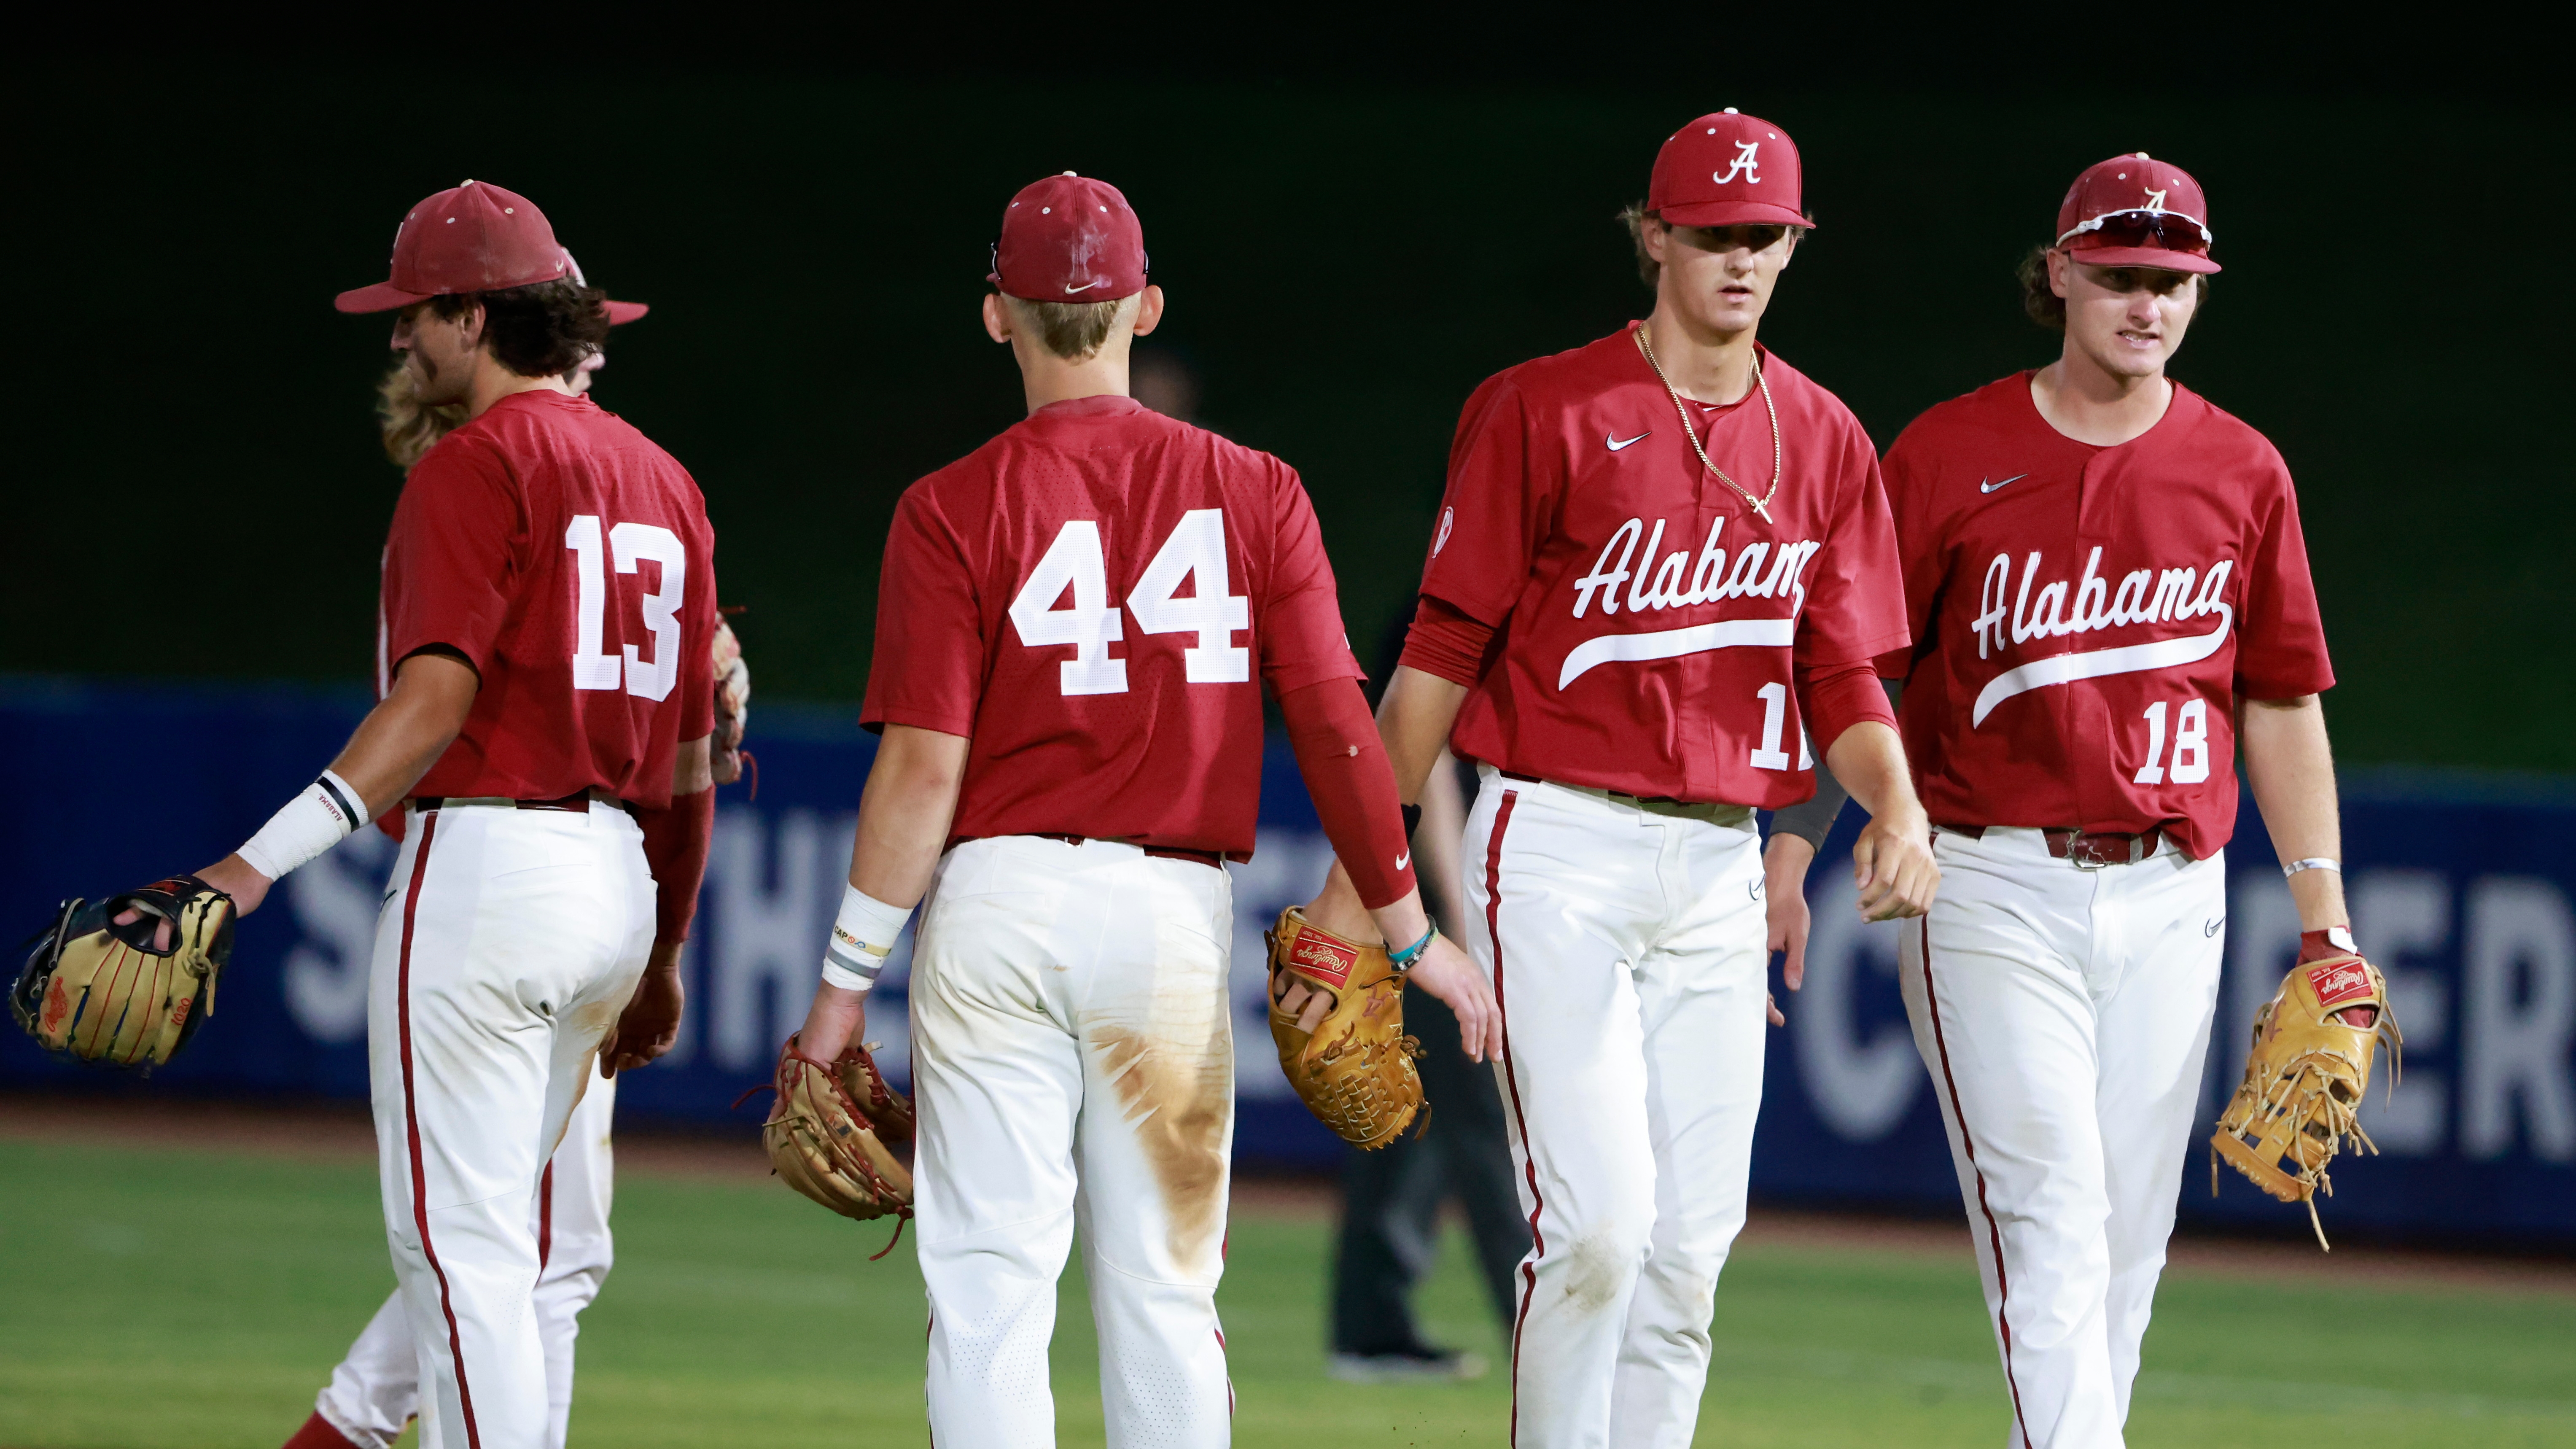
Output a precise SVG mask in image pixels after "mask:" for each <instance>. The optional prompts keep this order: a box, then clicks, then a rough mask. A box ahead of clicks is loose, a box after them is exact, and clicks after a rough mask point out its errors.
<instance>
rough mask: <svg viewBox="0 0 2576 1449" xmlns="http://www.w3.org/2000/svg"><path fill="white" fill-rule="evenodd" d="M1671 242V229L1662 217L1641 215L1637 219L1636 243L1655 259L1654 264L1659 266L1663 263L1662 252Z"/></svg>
mask: <svg viewBox="0 0 2576 1449" xmlns="http://www.w3.org/2000/svg"><path fill="white" fill-rule="evenodd" d="M1672 243H1673V229H1672V228H1671V227H1670V226H1667V225H1665V223H1664V219H1663V218H1662V217H1659V216H1643V217H1639V218H1638V219H1637V245H1638V246H1640V247H1643V248H1645V251H1646V255H1647V256H1650V257H1652V258H1654V259H1655V265H1656V266H1659V267H1660V266H1662V265H1663V264H1664V262H1665V260H1666V258H1665V256H1664V252H1665V250H1666V249H1667V248H1669V247H1670V246H1671V245H1672Z"/></svg>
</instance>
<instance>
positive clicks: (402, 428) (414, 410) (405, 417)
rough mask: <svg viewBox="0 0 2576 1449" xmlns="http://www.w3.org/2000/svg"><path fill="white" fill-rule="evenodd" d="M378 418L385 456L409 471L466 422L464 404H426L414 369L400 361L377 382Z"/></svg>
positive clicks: (405, 470)
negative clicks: (423, 402)
mask: <svg viewBox="0 0 2576 1449" xmlns="http://www.w3.org/2000/svg"><path fill="white" fill-rule="evenodd" d="M376 421H377V423H378V425H379V426H380V427H382V429H383V430H384V435H385V456H386V457H388V458H391V459H392V460H393V463H394V466H395V467H397V468H400V469H402V470H403V471H404V472H406V473H408V472H410V471H411V468H412V465H413V464H415V463H418V462H419V461H420V460H421V459H422V458H423V457H424V456H426V455H427V454H428V452H429V450H430V449H432V448H434V447H436V446H438V440H439V439H441V438H443V437H446V436H447V435H448V434H449V433H451V432H453V431H455V430H456V428H457V427H458V426H460V425H461V424H463V423H464V421H465V405H464V404H463V403H442V404H440V405H438V406H437V407H424V406H422V405H421V401H420V387H419V384H418V383H416V382H414V381H413V380H412V375H411V368H410V367H409V366H407V365H405V364H404V363H400V362H397V363H395V364H394V365H393V366H392V367H391V368H390V369H388V370H387V371H386V373H385V375H384V379H383V380H382V381H380V382H378V383H377V384H376Z"/></svg>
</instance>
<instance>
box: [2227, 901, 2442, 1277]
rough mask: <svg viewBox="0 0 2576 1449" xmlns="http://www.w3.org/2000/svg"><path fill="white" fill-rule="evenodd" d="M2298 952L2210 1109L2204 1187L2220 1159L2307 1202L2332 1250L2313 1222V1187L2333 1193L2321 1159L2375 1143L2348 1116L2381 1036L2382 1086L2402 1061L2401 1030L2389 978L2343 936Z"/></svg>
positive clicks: (2286, 1197)
mask: <svg viewBox="0 0 2576 1449" xmlns="http://www.w3.org/2000/svg"><path fill="white" fill-rule="evenodd" d="M2334 934H2335V936H2336V938H2337V939H2335V940H2334V941H2333V943H2332V944H2331V945H2328V946H2325V947H2323V948H2322V949H2321V950H2318V951H2315V952H2303V953H2302V959H2301V960H2300V962H2299V964H2298V965H2297V966H2295V967H2293V968H2291V970H2290V974H2289V975H2288V976H2286V977H2284V978H2282V981H2281V989H2280V991H2279V992H2278V993H2277V994H2275V995H2274V996H2273V998H2272V999H2271V1000H2270V1001H2268V1002H2266V1003H2264V1005H2263V1008H2262V1009H2261V1010H2260V1011H2257V1012H2255V1013H2254V1048H2253V1051H2252V1053H2251V1054H2250V1055H2248V1056H2247V1057H2246V1059H2245V1081H2244V1083H2243V1084H2242V1085H2240V1086H2238V1087H2237V1089H2236V1096H2235V1098H2234V1099H2233V1100H2232V1101H2230V1102H2229V1103H2228V1104H2227V1110H2226V1111H2224V1112H2222V1113H2220V1114H2219V1117H2218V1133H2217V1135H2216V1136H2213V1137H2211V1138H2210V1139H2209V1147H2210V1155H2209V1191H2210V1194H2211V1195H2212V1196H2216V1195H2217V1192H2218V1159H2219V1158H2221V1157H2224V1158H2226V1159H2227V1160H2228V1162H2229V1163H2230V1164H2231V1165H2233V1166H2234V1167H2235V1168H2236V1170H2237V1171H2238V1172H2241V1173H2243V1174H2245V1176H2246V1178H2247V1180H2249V1181H2251V1182H2252V1183H2253V1184H2254V1185H2255V1186H2256V1187H2259V1188H2261V1189H2263V1190H2264V1191H2265V1192H2268V1193H2270V1194H2271V1195H2272V1196H2274V1197H2276V1198H2279V1199H2280V1200H2281V1201H2283V1202H2295V1203H2305V1204H2307V1208H2308V1223H2309V1226H2311V1227H2313V1228H2315V1229H2316V1233H2317V1245H2318V1246H2319V1247H2322V1248H2326V1249H2327V1250H2328V1251H2329V1252H2331V1251H2332V1247H2331V1245H2330V1244H2328V1243H2327V1242H2326V1230H2325V1225H2324V1224H2323V1223H2320V1222H2318V1221H2317V1201H2316V1194H2317V1190H2318V1189H2319V1188H2323V1189H2325V1194H2326V1196H2328V1197H2332V1196H2334V1179H2333V1178H2332V1177H2330V1176H2328V1175H2327V1173H2326V1164H2327V1163H2330V1162H2332V1161H2333V1160H2334V1158H2335V1154H2336V1153H2338V1152H2340V1151H2342V1150H2343V1145H2344V1142H2345V1140H2346V1139H2350V1140H2351V1141H2354V1142H2358V1143H2360V1144H2361V1145H2362V1146H2363V1147H2364V1148H2366V1149H2368V1150H2369V1151H2370V1152H2372V1153H2374V1154H2376V1153H2377V1152H2378V1151H2379V1147H2378V1145H2377V1144H2376V1143H2374V1142H2372V1141H2371V1140H2370V1135H2369V1134H2368V1133H2366V1132H2364V1131H2362V1130H2361V1123H2360V1121H2359V1120H2358V1119H2357V1118H2356V1117H2355V1116H2354V1113H2355V1111H2356V1110H2357V1109H2358V1108H2359V1107H2360V1106H2361V1099H2362V1096H2363V1094H2364V1093H2366V1092H2368V1091H2369V1090H2370V1059H2371V1053H2372V1049H2373V1048H2374V1047H2375V1046H2376V1045H2377V1043H2378V1040H2379V1038H2380V1037H2382V1036H2385V1037H2387V1038H2388V1048H2389V1052H2388V1055H2389V1085H2390V1087H2391V1089H2392V1090H2393V1089H2394V1088H2395V1086H2396V1081H2397V1077H2398V1075H2399V1074H2400V1073H2401V1071H2402V1070H2403V1067H2404V1061H2403V1055H2402V1054H2403V1052H2404V1050H2405V1047H2406V1038H2405V1037H2404V1036H2403V1035H2401V1034H2400V1033H2399V1032H2398V1030H2397V1018H2395V1017H2394V1016H2391V1015H2390V1014H2389V1011H2388V982H2387V981H2386V980H2385V979H2384V978H2382V977H2381V976H2380V974H2379V968H2378V967H2376V966H2373V965H2371V964H2370V963H2369V962H2368V961H2365V960H2363V959H2362V958H2361V957H2360V955H2358V954H2357V953H2355V952H2354V951H2352V950H2351V949H2350V945H2349V943H2350V940H2351V938H2350V937H2349V936H2344V935H2343V934H2342V933H2341V932H2337V933H2334Z"/></svg>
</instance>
